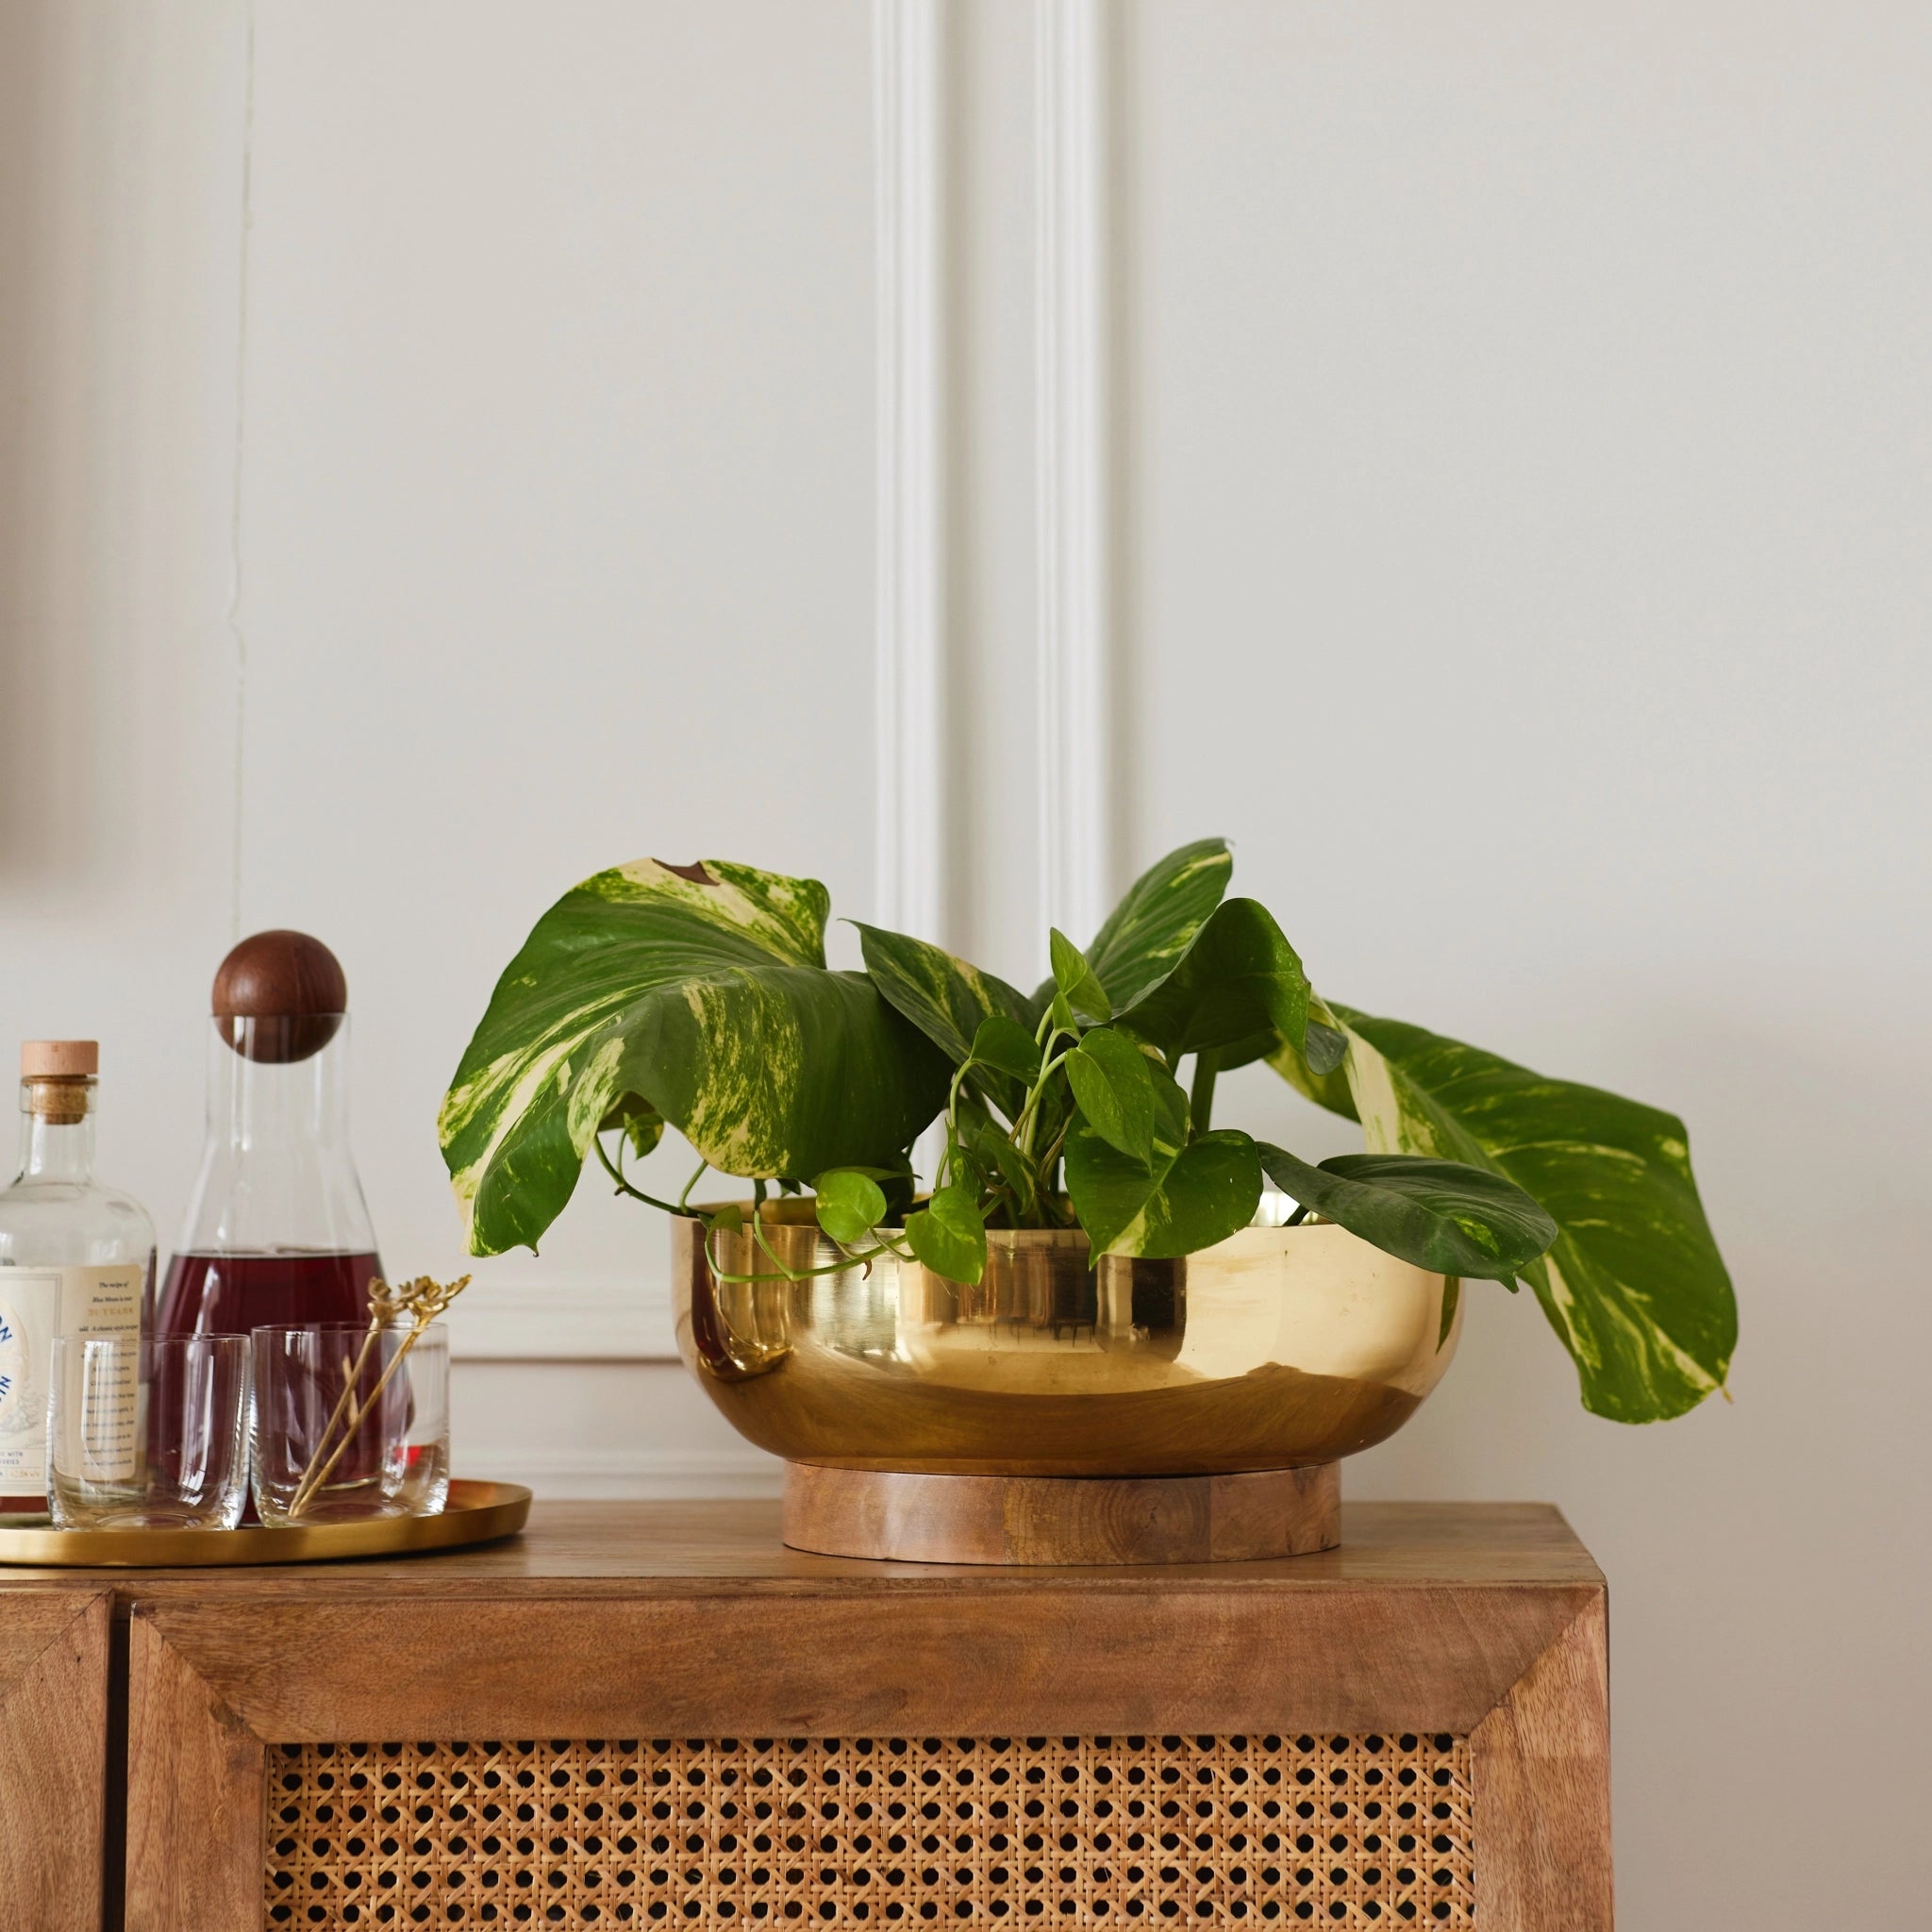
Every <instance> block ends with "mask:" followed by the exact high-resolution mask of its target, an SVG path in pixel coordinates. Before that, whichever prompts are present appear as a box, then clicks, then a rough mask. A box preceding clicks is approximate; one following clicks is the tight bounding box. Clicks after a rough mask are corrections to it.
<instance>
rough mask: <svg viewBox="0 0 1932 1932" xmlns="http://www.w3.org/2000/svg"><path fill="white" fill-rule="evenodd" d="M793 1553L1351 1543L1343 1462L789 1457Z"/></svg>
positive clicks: (939, 1556)
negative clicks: (1105, 1471) (1003, 1464)
mask: <svg viewBox="0 0 1932 1932" xmlns="http://www.w3.org/2000/svg"><path fill="white" fill-rule="evenodd" d="M784 1537H785V1541H786V1542H787V1543H788V1544H790V1545H791V1548H793V1549H795V1550H810V1551H813V1552H815V1553H816V1554H817V1555H820V1556H824V1557H874V1558H880V1559H885V1560H890V1561H893V1562H901V1563H1231V1562H1241V1561H1246V1560H1251V1559H1253V1558H1255V1557H1300V1556H1306V1555H1307V1553H1308V1552H1309V1551H1311V1550H1332V1549H1333V1548H1334V1547H1335V1546H1336V1544H1337V1543H1339V1542H1340V1541H1341V1464H1340V1463H1335V1462H1324V1463H1318V1464H1316V1465H1314V1466H1313V1467H1311V1468H1307V1469H1269V1470H1259V1471H1256V1472H1253V1473H1250V1474H1242V1475H1168V1476H1061V1475H921V1474H909V1473H901V1472H896V1471H895V1472H886V1471H881V1470H869V1469H828V1468H825V1467H824V1466H822V1465H820V1464H817V1463H809V1462H788V1463H787V1464H786V1465H785V1517H784Z"/></svg>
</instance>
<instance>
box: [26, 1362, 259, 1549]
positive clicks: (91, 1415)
mask: <svg viewBox="0 0 1932 1932" xmlns="http://www.w3.org/2000/svg"><path fill="white" fill-rule="evenodd" d="M249 1356H250V1350H249V1344H248V1341H247V1339H246V1338H245V1337H244V1336H240V1335H183V1336H175V1337H170V1338H165V1339H159V1340H157V1339H152V1338H150V1339H147V1340H143V1339H142V1338H141V1337H139V1336H133V1335H114V1336H58V1337H57V1338H56V1339H55V1341H54V1346H53V1357H52V1365H51V1374H50V1375H49V1378H48V1379H49V1389H48V1396H47V1490H48V1496H49V1504H50V1507H51V1510H52V1513H53V1518H54V1522H55V1524H57V1526H58V1527H59V1528H61V1529H233V1528H234V1527H235V1525H236V1524H238V1523H239V1522H240V1521H241V1519H242V1503H243V1502H244V1500H245V1499H246V1497H247V1493H248V1461H247V1455H248V1451H247V1420H248V1383H249V1374H248V1370H249Z"/></svg>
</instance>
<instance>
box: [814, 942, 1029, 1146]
mask: <svg viewBox="0 0 1932 1932" xmlns="http://www.w3.org/2000/svg"><path fill="white" fill-rule="evenodd" d="M852 923H853V924H854V925H856V926H858V943H859V947H860V949H861V950H862V951H863V953H864V955H865V970H866V971H867V972H868V973H869V974H871V975H872V982H873V984H874V986H875V987H877V988H878V990H879V991H880V993H881V994H882V995H883V996H884V998H885V1000H886V1001H887V1003H888V1004H889V1005H890V1006H891V1007H892V1008H894V1009H895V1010H897V1011H898V1012H900V1013H903V1014H904V1015H905V1017H906V1018H907V1019H908V1020H909V1021H911V1023H912V1024H913V1025H915V1026H916V1027H918V1028H919V1030H920V1031H921V1032H922V1033H923V1034H924V1035H925V1037H926V1038H927V1039H928V1040H929V1041H932V1043H933V1044H934V1045H935V1046H937V1047H938V1048H939V1050H940V1051H941V1053H942V1054H944V1055H945V1057H946V1058H947V1059H948V1060H949V1061H950V1062H951V1063H952V1064H953V1065H954V1066H956V1067H957V1066H958V1065H959V1064H960V1063H961V1062H962V1061H964V1060H965V1059H966V1058H967V1057H968V1055H969V1054H971V1053H972V1051H973V1041H974V1036H975V1035H976V1034H977V1033H978V1031H979V1028H980V1025H981V1024H982V1023H983V1022H984V1021H986V1020H989V1019H992V1018H995V1017H997V1018H1001V1019H1006V1020H1010V1021H1012V1022H1013V1023H1014V1024H1016V1025H1018V1026H1020V1027H1022V1028H1024V1031H1025V1033H1026V1034H1027V1036H1028V1038H1031V1036H1032V1033H1033V1029H1034V1026H1035V1025H1036V1024H1037V1023H1038V1021H1039V1018H1040V1013H1041V1008H1040V1007H1038V1006H1035V1005H1034V1004H1033V1003H1031V1002H1030V1001H1029V1000H1028V999H1027V998H1026V995H1025V994H1024V993H1023V992H1021V991H1019V990H1018V989H1017V988H1014V987H1010V986H1008V984H1007V982H1006V981H1005V980H1004V979H1001V978H1000V977H999V976H998V975H997V974H991V973H982V972H981V971H980V969H979V968H978V967H977V966H972V965H969V964H968V963H967V962H966V961H965V960H964V959H960V958H955V957H954V956H953V955H952V954H951V953H949V952H947V951H946V950H945V949H944V947H942V946H935V945H931V944H929V943H928V942H927V941H924V940H916V939H913V938H912V937H911V936H910V935H909V934H908V933H903V932H889V931H887V929H886V928H885V927H884V926H880V925H866V924H863V923H862V922H861V921H858V920H856V919H855V920H854V921H853V922H852ZM973 1077H974V1084H975V1085H976V1086H978V1087H979V1088H980V1089H981V1091H983V1092H985V1093H986V1094H987V1096H988V1097H989V1098H990V1099H991V1101H992V1102H993V1104H994V1105H995V1106H996V1107H998V1108H1000V1109H1001V1111H1002V1112H1004V1113H1005V1114H1006V1116H1007V1118H1008V1120H1010V1119H1012V1117H1013V1115H1014V1114H1015V1113H1016V1112H1018V1110H1019V1104H1020V1092H1021V1089H1020V1086H1019V1083H1018V1082H1017V1081H1016V1080H1015V1079H1013V1078H1012V1077H1010V1076H1008V1075H1002V1074H999V1073H998V1072H996V1071H994V1070H992V1069H991V1068H988V1069H985V1070H983V1071H982V1070H975V1071H974V1076H973Z"/></svg>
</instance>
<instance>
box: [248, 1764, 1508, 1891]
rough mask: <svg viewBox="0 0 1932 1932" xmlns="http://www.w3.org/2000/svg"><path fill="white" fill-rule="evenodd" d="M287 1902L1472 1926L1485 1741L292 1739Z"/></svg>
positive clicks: (271, 1774) (278, 1804) (281, 1876)
mask: <svg viewBox="0 0 1932 1932" xmlns="http://www.w3.org/2000/svg"><path fill="white" fill-rule="evenodd" d="M268 1779H269V1793H268V1800H269V1804H268V1823H269V1847H268V1849H269V1857H268V1874H267V1895H266V1918H267V1923H268V1924H270V1925H272V1926H291V1927H301V1926H308V1925H315V1926H364V1925H369V1926H391V1925H393V1926H408V1925H412V1924H423V1925H456V1926H476V1925H503V1926H509V1925H519V1924H531V1925H547V1924H557V1925H573V1926H584V1925H630V1924H636V1925H646V1926H648V1925H656V1924H662V1925H674V1926H682V1925H688V1924H694V1925H703V1926H717V1925H727V1924H740V1923H743V1924H750V1925H758V1924H772V1925H785V1924H797V1925H800V1926H802V1927H803V1926H824V1927H869V1928H870V1927H879V1926H890V1925H907V1926H918V1925H921V1924H934V1925H939V1924H946V1925H956V1924H1000V1923H1006V1924H1058V1925H1067V1924H1074V1925H1094V1924H1101V1925H1105V1924H1121V1925H1129V1924H1137V1923H1138V1924H1149V1925H1156V1924H1241V1923H1245V1922H1254V1923H1256V1924H1284V1925H1292V1924H1313V1923H1318V1924H1324V1925H1382V1926H1400V1925H1405V1924H1415V1925H1424V1926H1433V1925H1467V1924H1470V1923H1471V1907H1472V1903H1473V1898H1474V1890H1473V1874H1472V1869H1471V1855H1472V1845H1471V1805H1470V1795H1471V1793H1470V1766H1469V1749H1468V1741H1467V1740H1466V1739H1462V1738H1458V1737H1456V1736H1453V1735H1452V1734H1450V1733H1447V1732H1442V1733H1435V1734H1418V1733H1412V1732H1411V1733H1403V1734H1396V1735H1391V1736H1386V1737H1385V1736H1383V1735H1381V1734H1380V1733H1374V1732H1371V1733H1369V1734H1367V1735H1365V1736H1360V1737H1345V1736H1341V1735H1335V1734H1324V1735H1321V1736H1317V1735H1315V1734H1313V1733H1309V1732H1298V1733H1293V1734H1288V1733H1269V1734H1265V1735H1260V1736H1256V1737H1248V1736H1245V1735H1235V1736H1229V1737H1205V1736H1180V1735H1175V1734H1172V1733H1170V1734H1167V1735H1163V1736H1125V1737H1090V1738H1042V1737H1031V1738H998V1737H992V1738H984V1739H973V1738H936V1737H926V1738H877V1739H874V1738H851V1739H837V1738H817V1739H807V1738H789V1739H773V1738H754V1739H746V1740H738V1739H728V1738H727V1739H719V1740H713V1741H708V1742H707V1741H702V1740H678V1739H666V1738H657V1739H640V1740H615V1741H602V1740H598V1741H590V1742H583V1743H564V1742H558V1741H554V1740H553V1741H539V1740H519V1741H509V1742H486V1743H449V1744H423V1743H387V1744H306V1745H305V1744H290V1745H283V1746H280V1747H278V1748H277V1749H276V1750H275V1751H273V1752H272V1753H271V1754H270V1756H269V1765H268Z"/></svg>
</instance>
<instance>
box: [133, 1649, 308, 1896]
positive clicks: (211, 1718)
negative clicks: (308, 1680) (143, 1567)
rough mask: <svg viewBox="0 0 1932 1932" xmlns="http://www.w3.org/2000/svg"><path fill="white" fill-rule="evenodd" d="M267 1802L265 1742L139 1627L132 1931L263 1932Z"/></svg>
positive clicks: (190, 1668)
mask: <svg viewBox="0 0 1932 1932" xmlns="http://www.w3.org/2000/svg"><path fill="white" fill-rule="evenodd" d="M287 1661H288V1662H289V1664H290V1665H291V1667H293V1666H294V1665H295V1659H293V1658H291V1659H288V1660H287ZM267 1803H268V1792H267V1757H266V1753H265V1752H264V1750H263V1746H262V1740H260V1738H258V1736H257V1735H256V1734H255V1733H254V1732H253V1731H251V1730H250V1729H249V1727H248V1725H247V1724H245V1723H243V1722H242V1719H240V1718H239V1717H237V1716H236V1714H235V1713H234V1711H233V1710H231V1709H230V1708H229V1707H227V1705H226V1704H225V1703H224V1702H223V1700H222V1697H221V1694H220V1691H218V1690H217V1689H216V1687H215V1686H214V1685H213V1684H211V1683H209V1681H208V1678H207V1677H205V1676H204V1675H203V1674H201V1673H200V1672H199V1671H198V1670H196V1669H195V1667H194V1666H193V1664H192V1663H191V1662H189V1660H188V1659H187V1658H185V1657H181V1656H179V1655H178V1654H177V1653H176V1652H175V1651H173V1650H171V1649H170V1648H169V1646H168V1644H167V1641H166V1640H165V1639H164V1638H163V1637H162V1636H161V1634H160V1633H159V1632H158V1630H157V1629H155V1627H154V1626H153V1625H152V1624H148V1623H146V1622H145V1621H144V1620H143V1619H142V1618H141V1617H140V1616H137V1617H136V1618H135V1620H134V1623H133V1626H132V1628H131V1630H130V1632H129V1657H128V1711H127V1878H126V1888H127V1890H126V1897H127V1907H126V1909H127V1918H126V1924H127V1928H128V1932H261V1924H262V1909H261V1874H262V1866H263V1864H264V1862H265V1858H266V1853H267V1844H268V1839H267Z"/></svg>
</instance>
